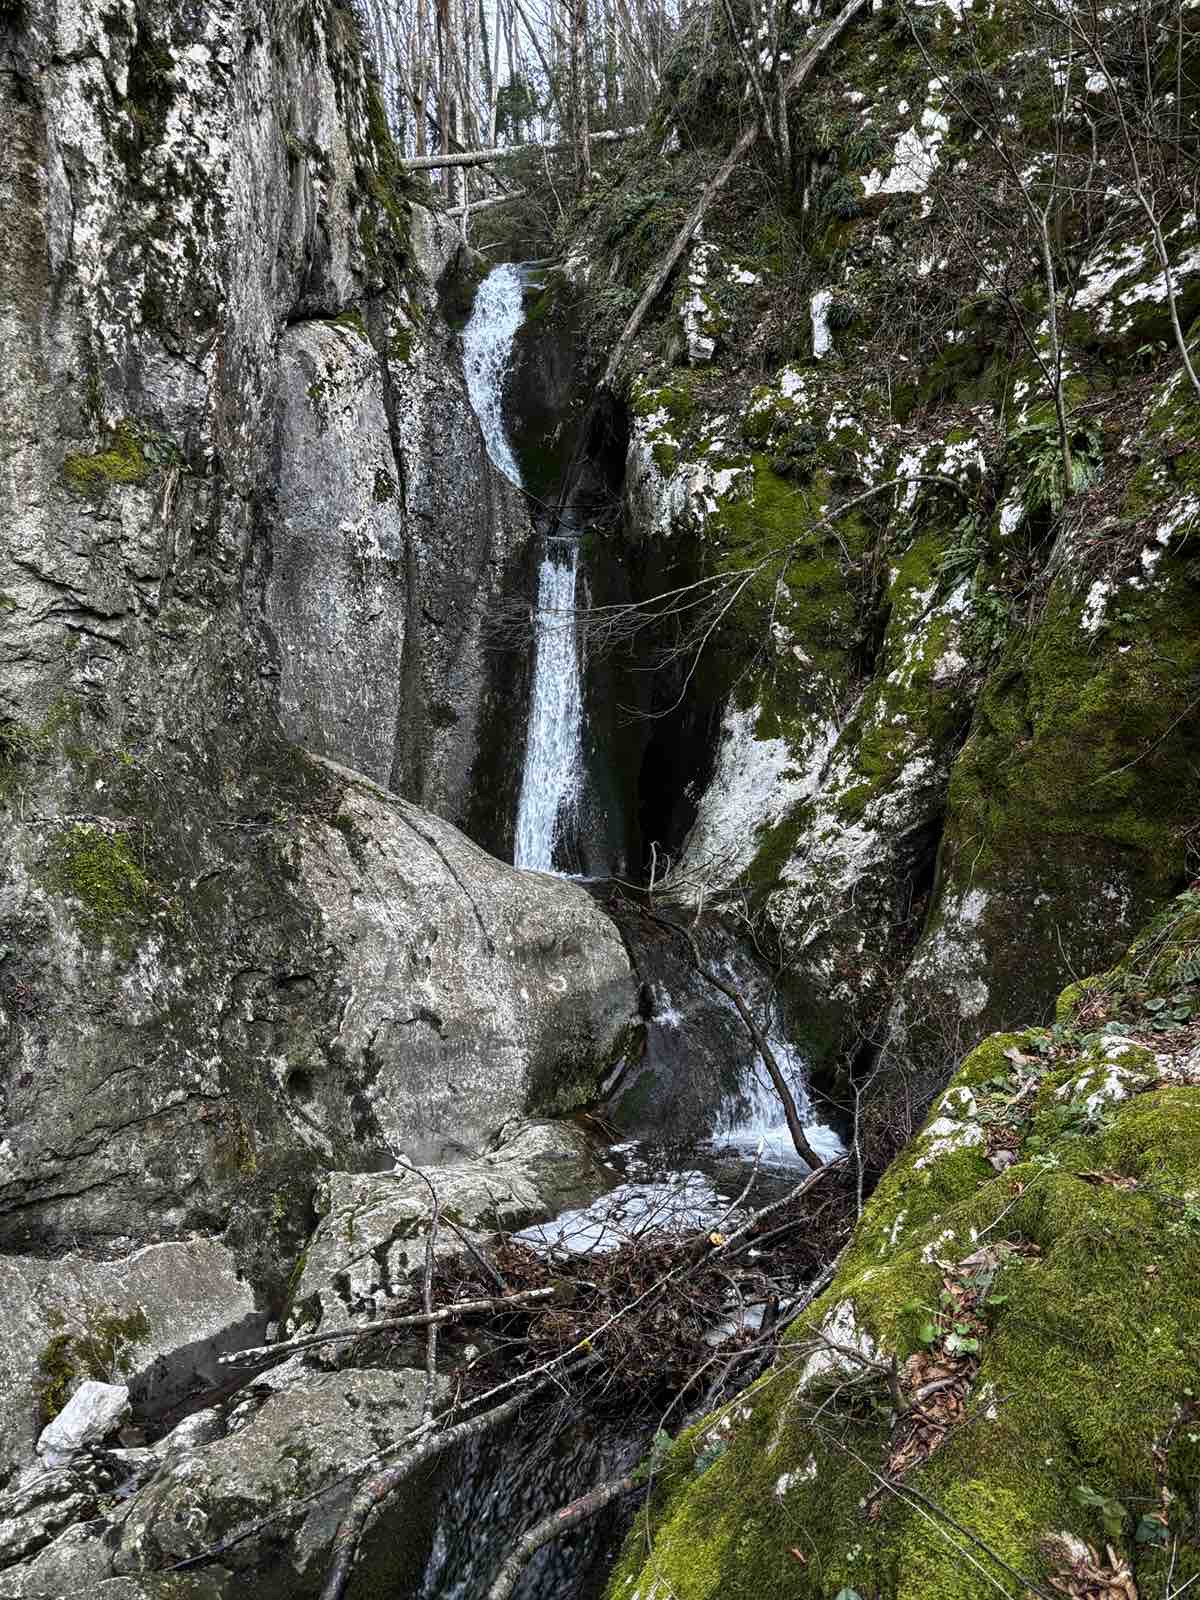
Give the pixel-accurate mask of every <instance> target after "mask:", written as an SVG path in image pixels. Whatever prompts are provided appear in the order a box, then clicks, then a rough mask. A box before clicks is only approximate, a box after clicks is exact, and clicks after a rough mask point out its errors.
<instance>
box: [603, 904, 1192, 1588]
mask: <svg viewBox="0 0 1200 1600" xmlns="http://www.w3.org/2000/svg"><path fill="white" fill-rule="evenodd" d="M1198 973H1200V898H1198V897H1197V896H1196V895H1195V894H1190V895H1187V896H1184V897H1183V898H1182V899H1181V900H1179V901H1177V902H1176V903H1175V904H1174V905H1173V906H1172V907H1171V909H1170V911H1169V912H1168V913H1166V914H1165V915H1164V916H1163V917H1161V918H1159V919H1158V920H1157V921H1156V923H1155V924H1154V925H1153V926H1152V927H1151V929H1150V930H1148V932H1147V934H1146V935H1145V936H1144V937H1143V938H1142V939H1141V940H1139V941H1138V943H1137V944H1136V945H1135V946H1134V948H1133V950H1132V951H1131V953H1130V955H1129V956H1128V957H1127V958H1126V960H1125V961H1124V962H1123V963H1122V964H1121V966H1120V967H1119V968H1118V969H1117V970H1116V971H1115V972H1114V973H1112V974H1109V975H1107V977H1106V978H1105V979H1102V980H1096V981H1094V982H1092V983H1089V984H1088V985H1085V986H1082V988H1079V987H1077V988H1076V990H1075V991H1073V992H1072V993H1070V994H1069V995H1068V996H1066V997H1064V1003H1063V1006H1062V1008H1061V1014H1062V1016H1063V1017H1064V1018H1065V1019H1066V1020H1063V1021H1060V1022H1059V1023H1057V1024H1056V1025H1055V1026H1054V1027H1053V1028H1051V1029H1028V1030H1025V1031H1023V1032H1018V1033H1010V1034H1006V1035H998V1036H995V1037H993V1038H990V1039H988V1040H986V1041H985V1042H984V1043H983V1044H982V1045H981V1046H980V1047H979V1048H978V1049H977V1050H975V1051H974V1052H973V1053H972V1054H971V1055H969V1056H968V1057H967V1059H966V1060H965V1061H964V1062H963V1064H962V1066H961V1068H960V1070H959V1072H958V1073H957V1075H956V1076H955V1078H954V1080H953V1082H952V1083H951V1086H950V1088H949V1089H948V1090H947V1091H946V1092H945V1094H944V1095H943V1096H942V1098H941V1100H940V1101H939V1103H938V1105H937V1106H936V1107H935V1108H934V1111H933V1114H932V1116H931V1119H930V1121H929V1123H928V1124H927V1125H926V1129H925V1132H924V1135H923V1136H922V1137H920V1138H918V1139H917V1140H916V1141H914V1144H913V1146H912V1147H911V1148H910V1149H909V1150H908V1151H907V1152H906V1153H905V1154H904V1155H903V1156H902V1157H901V1158H900V1159H899V1160H898V1161H897V1162H896V1163H895V1164H894V1166H893V1167H892V1168H891V1170H890V1171H889V1172H888V1174H887V1175H886V1177H885V1178H884V1179H883V1181H882V1182H881V1183H880V1185H879V1187H878V1189H877V1190H876V1191H875V1194H874V1195H873V1196H872V1198H871V1200H870V1201H869V1203H868V1205H867V1207H866V1210H865V1212H864V1215H863V1217H862V1220H861V1221H860V1223H859V1225H858V1227H857V1229H856V1231H855V1234H854V1237H853V1239H852V1241H851V1244H850V1246H849V1249H848V1250H847V1252H846V1253H845V1255H844V1256H843V1257H842V1259H841V1261H840V1263H839V1267H838V1271H837V1275H836V1277H835V1278H834V1281H833V1283H832V1284H831V1285H830V1287H829V1289H828V1290H827V1291H826V1293H825V1294H824V1295H823V1296H822V1297H821V1298H820V1299H819V1300H818V1301H817V1302H816V1303H815V1304H814V1305H813V1306H812V1308H811V1309H810V1310H809V1311H807V1312H806V1313H805V1314H804V1315H803V1316H802V1317H801V1318H800V1319H799V1321H798V1322H797V1323H796V1324H794V1325H793V1327H792V1328H791V1329H790V1330H789V1333H788V1336H787V1341H786V1344H785V1347H784V1351H783V1354H782V1355H781V1357H780V1359H779V1360H778V1361H777V1363H776V1366H775V1369H774V1370H773V1372H772V1373H771V1374H770V1375H769V1376H768V1377H767V1378H765V1379H763V1380H762V1381H761V1382H760V1383H759V1384H758V1385H756V1386H755V1387H754V1388H753V1389H752V1390H750V1391H749V1392H748V1393H747V1394H746V1395H745V1396H743V1397H742V1399H741V1400H738V1401H734V1402H733V1403H732V1404H731V1405H730V1406H729V1407H728V1408H727V1410H726V1412H725V1414H724V1416H723V1417H718V1418H709V1419H707V1420H706V1422H704V1423H702V1424H700V1425H698V1426H697V1427H696V1428H694V1429H692V1430H690V1431H689V1432H688V1433H687V1434H685V1435H683V1436H682V1437H681V1438H680V1439H678V1440H677V1441H676V1442H675V1444H674V1445H673V1446H672V1447H671V1450H670V1452H669V1454H668V1455H667V1456H666V1459H665V1461H664V1462H663V1463H662V1466H661V1470H660V1472H659V1474H658V1476H657V1479H656V1484H655V1489H654V1493H653V1495H652V1498H651V1501H650V1503H649V1507H648V1511H647V1512H646V1513H645V1515H644V1517H643V1516H639V1519H638V1522H637V1524H636V1525H635V1528H634V1530H633V1532H632V1534H631V1535H630V1538H629V1541H628V1544H627V1546H626V1550H625V1554H624V1556H623V1559H622V1561H621V1563H620V1565H619V1567H618V1569H617V1572H616V1574H615V1575H614V1577H613V1579H612V1581H611V1583H610V1586H609V1591H608V1593H609V1595H610V1597H611V1600H620V1597H623V1596H627V1595H628V1594H629V1593H630V1592H631V1586H635V1587H640V1588H641V1589H642V1592H643V1593H644V1592H646V1587H647V1586H648V1585H649V1584H650V1583H651V1582H654V1581H657V1582H659V1583H660V1584H661V1585H662V1586H663V1588H664V1590H667V1589H669V1591H670V1592H671V1593H672V1594H673V1595H675V1596H677V1597H678V1600H710V1597H715V1596H717V1595H720V1596H722V1597H723V1600H726V1597H728V1600H742V1597H744V1600H751V1597H757V1596H761V1595H762V1594H767V1593H772V1594H787V1595H790V1596H794V1597H795V1600H809V1597H811V1600H828V1597H829V1596H830V1595H833V1594H836V1593H837V1592H838V1591H839V1589H841V1588H844V1587H845V1588H852V1589H855V1590H856V1591H858V1592H859V1593H861V1594H880V1595H887V1596H889V1597H896V1600H918V1597H920V1600H925V1597H928V1596H933V1597H936V1600H943V1597H945V1600H976V1597H979V1596H982V1595H984V1594H988V1593H992V1592H994V1588H993V1585H992V1583H991V1581H990V1577H994V1578H998V1579H1003V1577H1004V1573H1003V1568H1002V1567H1001V1565H1000V1563H1001V1562H1005V1563H1007V1564H1008V1566H1009V1567H1010V1568H1011V1569H1012V1570H1013V1571H1015V1572H1016V1573H1018V1574H1020V1575H1021V1577H1022V1578H1023V1579H1024V1580H1025V1581H1026V1582H1027V1583H1028V1582H1033V1583H1038V1584H1040V1585H1041V1586H1042V1587H1043V1588H1045V1587H1046V1586H1047V1585H1048V1584H1049V1583H1050V1582H1051V1581H1052V1579H1053V1578H1054V1576H1055V1575H1056V1573H1057V1572H1058V1571H1059V1570H1060V1569H1061V1556H1060V1554H1058V1553H1057V1548H1056V1546H1055V1545H1054V1544H1053V1543H1051V1544H1047V1543H1046V1541H1047V1540H1048V1539H1049V1538H1050V1537H1051V1536H1052V1535H1059V1534H1063V1533H1065V1534H1069V1535H1072V1536H1074V1537H1077V1538H1079V1539H1082V1540H1085V1541H1088V1542H1090V1543H1091V1544H1092V1545H1093V1546H1095V1547H1096V1548H1097V1549H1101V1548H1103V1545H1104V1543H1105V1542H1108V1543H1111V1544H1112V1545H1113V1546H1114V1551H1115V1553H1116V1554H1117V1555H1118V1556H1119V1557H1121V1558H1122V1559H1124V1560H1125V1561H1127V1562H1128V1564H1129V1566H1130V1567H1131V1569H1132V1570H1133V1572H1134V1573H1135V1575H1136V1579H1137V1582H1138V1583H1139V1585H1142V1586H1143V1587H1142V1588H1141V1592H1142V1593H1143V1594H1148V1593H1158V1592H1160V1589H1161V1584H1162V1581H1163V1576H1164V1574H1165V1573H1166V1571H1167V1568H1168V1565H1169V1564H1170V1563H1173V1564H1174V1581H1175V1582H1186V1581H1187V1580H1188V1578H1189V1577H1191V1576H1192V1575H1194V1574H1195V1573H1197V1572H1200V1527H1197V1526H1196V1525H1195V1524H1194V1522H1193V1489H1194V1481H1195V1473H1196V1470H1197V1467H1198V1466H1200V1392H1198V1390H1197V1387H1196V1383H1195V1370H1196V1362H1197V1359H1198V1358H1200V1342H1198V1338H1197V1333H1196V1329H1197V1327H1198V1326H1200V1320H1198V1319H1200V1208H1197V1206H1196V1204H1195V1193H1194V1184H1195V1173H1196V1170H1197V1163H1198V1162H1200V1073H1197V1072H1195V1071H1194V1070H1192V1069H1191V1068H1190V1066H1188V1065H1187V1063H1188V1061H1189V1059H1190V1057H1189V1053H1190V1052H1192V1051H1194V1050H1195V1049H1196V1045H1197V1040H1198V1037H1200V981H1197V977H1196V976H1195V975H1196V974H1198ZM1185 975H1187V976H1185ZM1164 987H1166V988H1168V991H1169V994H1170V995H1171V996H1172V997H1173V998H1172V1002H1171V1006H1170V1020H1169V1024H1168V1023H1166V1022H1164V1021H1162V1019H1163V1017H1164V1008H1163V1006H1162V1005H1160V1004H1159V1002H1160V1000H1161V999H1162V998H1163V997H1162V995H1161V994H1160V993H1157V992H1152V991H1158V990H1161V989H1163V988H1164ZM1164 1052H1169V1053H1170V1055H1171V1059H1172V1060H1173V1061H1174V1062H1175V1065H1174V1066H1173V1067H1172V1066H1164V1065H1163V1064H1162V1057H1163V1055H1164ZM822 1330H827V1332H828V1337H831V1338H833V1339H834V1340H835V1342H836V1343H838V1344H840V1345H842V1346H843V1347H845V1346H847V1345H849V1344H852V1343H857V1344H858V1345H859V1348H860V1349H861V1350H862V1351H864V1352H865V1354H866V1355H867V1357H868V1358H869V1361H870V1362H874V1363H875V1365H873V1366H872V1365H864V1364H863V1363H862V1362H856V1361H853V1360H847V1359H844V1358H843V1359H838V1357H837V1352H836V1351H835V1352H832V1353H831V1352H830V1349H829V1346H828V1344H827V1343H825V1341H824V1338H823V1335H822ZM893 1357H894V1358H895V1359H896V1361H897V1363H898V1364H899V1372H900V1374H901V1383H902V1385H903V1384H907V1383H909V1381H910V1379H912V1380H913V1381H915V1378H916V1377H919V1376H920V1374H921V1373H922V1372H923V1371H926V1370H928V1369H927V1367H926V1366H925V1365H923V1364H924V1363H928V1362H933V1363H939V1362H940V1363H942V1364H943V1366H946V1365H947V1364H948V1366H949V1370H950V1372H951V1381H952V1382H953V1383H954V1384H957V1385H959V1388H960V1391H961V1397H962V1399H961V1406H960V1407H959V1408H958V1409H956V1410H954V1411H952V1412H949V1413H942V1414H940V1423H939V1425H938V1427H936V1428H934V1429H933V1430H932V1431H926V1432H924V1433H922V1432H921V1430H920V1429H919V1428H918V1430H917V1432H916V1433H913V1432H912V1431H911V1427H910V1423H909V1422H907V1421H906V1417H905V1416H904V1415H899V1414H897V1413H896V1411H895V1407H894V1399H893V1395H892V1393H891V1391H890V1389H889V1385H888V1381H887V1366H888V1364H889V1363H890V1361H891V1360H892V1358H893ZM939 1370H940V1369H939ZM933 1409H934V1411H935V1412H936V1409H937V1407H936V1403H934V1404H933ZM718 1440H719V1441H720V1442H722V1443H723V1445H724V1448H723V1449H722V1450H721V1451H720V1452H719V1453H714V1451H713V1448H712V1447H713V1444H714V1441H718ZM912 1440H916V1441H917V1442H916V1443H911V1442H909V1441H912ZM702 1466H703V1467H704V1468H705V1470H703V1473H702V1474H701V1471H700V1468H701V1467H702ZM889 1481H892V1482H894V1483H895V1488H894V1489H891V1488H889V1487H888V1482H889ZM909 1486H911V1488H912V1490H913V1491H914V1493H915V1494H917V1495H919V1496H920V1497H921V1498H920V1499H914V1498H913V1497H912V1496H910V1495H907V1494H906V1492H905V1491H906V1488H907V1487H909ZM648 1533H649V1535H650V1538H651V1540H652V1543H651V1545H650V1549H649V1555H647V1534H648ZM964 1552H966V1554H964ZM968 1556H969V1557H971V1558H972V1559H968ZM989 1575H990V1577H989Z"/></svg>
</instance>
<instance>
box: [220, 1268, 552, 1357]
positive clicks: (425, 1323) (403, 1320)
mask: <svg viewBox="0 0 1200 1600" xmlns="http://www.w3.org/2000/svg"><path fill="white" fill-rule="evenodd" d="M560 1293H561V1289H560V1288H559V1287H557V1286H551V1287H550V1288H548V1289H523V1290H521V1291H519V1292H518V1293H517V1294H504V1295H495V1296H492V1297H491V1298H490V1299H487V1300H459V1301H458V1302H457V1303H456V1304H454V1305H450V1306H442V1307H441V1309H440V1310H437V1311H434V1310H432V1309H429V1310H425V1311H412V1312H408V1313H406V1314H405V1315H403V1316H396V1317H391V1316H389V1317H376V1318H374V1319H373V1320H372V1321H370V1322H360V1323H358V1324H357V1325H356V1326H354V1327H348V1328H331V1329H330V1330H329V1331H328V1332H327V1333H306V1334H301V1335H300V1337H299V1338H296V1339H281V1340H280V1341H279V1342H278V1343H277V1344H260V1345H255V1347H254V1348H253V1349H252V1350H234V1351H231V1352H230V1353H229V1354H228V1355H223V1356H218V1357H217V1360H218V1361H219V1362H220V1363H221V1364H222V1365H223V1366H242V1365H244V1364H249V1363H250V1362H254V1361H265V1360H268V1359H273V1358H274V1357H275V1356H281V1355H289V1354H291V1352H292V1351H294V1350H311V1349H314V1348H315V1347H316V1346H317V1345H321V1344H335V1343H337V1342H338V1341H339V1340H342V1339H365V1338H367V1337H368V1336H369V1335H370V1334H373V1333H384V1332H390V1331H391V1330H392V1329H394V1328H427V1327H440V1326H441V1325H442V1324H443V1323H447V1322H457V1321H458V1319H459V1318H460V1317H474V1316H479V1315H482V1314H485V1313H487V1312H492V1311H501V1312H503V1311H508V1310H515V1309H516V1308H517V1307H518V1306H528V1305H533V1304H535V1303H536V1302H537V1301H539V1300H551V1299H553V1298H554V1297H555V1296H556V1295H558V1294H560Z"/></svg>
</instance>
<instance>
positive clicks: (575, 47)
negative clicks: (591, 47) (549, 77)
mask: <svg viewBox="0 0 1200 1600" xmlns="http://www.w3.org/2000/svg"><path fill="white" fill-rule="evenodd" d="M567 3H568V5H569V6H570V62H571V141H572V143H573V144H574V146H575V185H576V188H578V189H580V190H583V189H585V188H586V187H587V185H588V183H589V181H590V179H591V176H592V152H591V147H590V144H589V141H588V85H587V22H588V13H587V0H567Z"/></svg>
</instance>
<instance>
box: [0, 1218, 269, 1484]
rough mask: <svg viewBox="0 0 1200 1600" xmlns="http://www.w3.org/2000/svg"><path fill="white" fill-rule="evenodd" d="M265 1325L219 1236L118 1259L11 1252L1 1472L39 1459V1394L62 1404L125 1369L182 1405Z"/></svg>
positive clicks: (0, 1267)
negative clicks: (82, 1386)
mask: <svg viewBox="0 0 1200 1600" xmlns="http://www.w3.org/2000/svg"><path fill="white" fill-rule="evenodd" d="M260 1326H261V1321H260V1319H258V1318H257V1317H256V1315H255V1303H254V1295H253V1293H252V1292H251V1290H250V1287H249V1285H248V1284H247V1283H246V1282H245V1281H244V1280H242V1279H241V1278H239V1276H238V1273H237V1269H236V1263H235V1261H234V1257H233V1253H232V1252H231V1251H230V1250H229V1249H227V1248H226V1247H225V1246H224V1245H221V1244H219V1243H218V1242H217V1241H215V1240H211V1239H184V1240H179V1241H176V1242H171V1243H165V1244H157V1245H149V1246H146V1247H145V1248H143V1249H140V1250H134V1251H131V1252H126V1253H123V1254H120V1255H116V1256H115V1257H114V1258H113V1259H111V1260H108V1261H104V1260H95V1259H92V1258H91V1257H89V1256H88V1255H86V1254H83V1253H80V1252H72V1253H70V1254H67V1255H65V1256H63V1257H62V1258H61V1259H59V1260H47V1259H44V1258H39V1257H36V1256H25V1257H22V1256H12V1255H8V1256H0V1440H2V1444H0V1468H3V1467H10V1466H12V1465H14V1464H16V1463H18V1462H20V1461H22V1460H28V1459H29V1458H30V1456H31V1453H32V1448H33V1442H34V1438H35V1437H36V1430H35V1427H34V1412H35V1409H36V1406H35V1401H34V1393H35V1391H37V1392H40V1393H41V1395H42V1397H43V1401H44V1403H47V1404H50V1405H53V1406H58V1407H62V1406H63V1404H64V1403H65V1402H66V1401H68V1400H69V1399H70V1393H71V1388H72V1386H73V1385H76V1384H78V1383H79V1381H80V1380H81V1379H89V1380H94V1379H103V1378H108V1377H111V1376H112V1375H114V1374H119V1375H120V1378H121V1381H122V1382H123V1383H125V1384H127V1385H128V1386H129V1387H130V1389H131V1390H132V1392H133V1394H134V1396H135V1399H136V1401H137V1402H138V1403H149V1404H164V1403H165V1404H170V1403H172V1402H173V1401H174V1400H175V1399H176V1398H177V1397H178V1395H179V1394H180V1393H183V1392H186V1390H187V1388H188V1387H189V1386H190V1385H191V1384H193V1383H195V1382H197V1381H204V1380H205V1379H206V1378H207V1377H208V1376H211V1375H212V1374H215V1373H216V1372H217V1371H218V1368H217V1365H216V1355H217V1353H218V1352H220V1351H221V1350H223V1349H228V1348H233V1347H235V1346H236V1345H237V1344H238V1343H239V1342H240V1343H243V1344H247V1343H253V1342H254V1340H255V1338H256V1337H257V1336H258V1329H259V1327H260Z"/></svg>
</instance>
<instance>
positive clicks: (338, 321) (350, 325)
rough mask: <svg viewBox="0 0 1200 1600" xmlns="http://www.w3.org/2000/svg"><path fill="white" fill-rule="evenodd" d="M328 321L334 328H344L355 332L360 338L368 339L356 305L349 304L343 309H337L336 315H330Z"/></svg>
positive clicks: (360, 313) (365, 327)
mask: <svg viewBox="0 0 1200 1600" xmlns="http://www.w3.org/2000/svg"><path fill="white" fill-rule="evenodd" d="M329 320H330V322H331V323H332V324H333V326H334V327H335V328H346V329H348V330H349V332H351V333H356V334H357V335H358V336H359V338H360V339H368V340H369V335H368V333H367V325H366V323H365V322H364V321H363V314H362V312H361V311H360V310H359V309H358V307H357V306H349V307H347V309H346V310H345V311H339V312H338V314H337V316H336V317H330V319H329Z"/></svg>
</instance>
